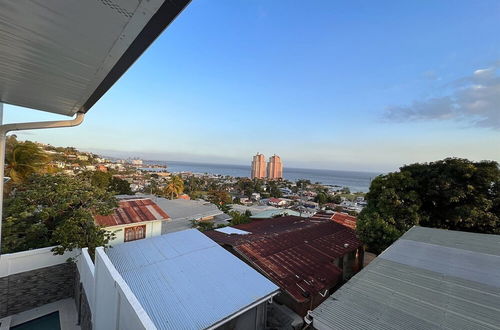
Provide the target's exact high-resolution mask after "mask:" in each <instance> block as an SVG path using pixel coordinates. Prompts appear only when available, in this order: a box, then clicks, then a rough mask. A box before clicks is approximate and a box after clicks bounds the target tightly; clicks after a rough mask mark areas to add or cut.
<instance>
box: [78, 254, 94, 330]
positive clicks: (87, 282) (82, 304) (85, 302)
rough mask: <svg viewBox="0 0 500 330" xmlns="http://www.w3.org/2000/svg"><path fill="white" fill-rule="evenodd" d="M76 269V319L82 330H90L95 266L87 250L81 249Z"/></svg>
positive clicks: (91, 325) (91, 326)
mask: <svg viewBox="0 0 500 330" xmlns="http://www.w3.org/2000/svg"><path fill="white" fill-rule="evenodd" d="M76 267H77V270H78V271H77V272H76V274H75V303H76V308H77V311H78V316H79V317H78V319H79V320H80V327H81V328H82V330H91V329H92V328H93V323H92V322H93V321H92V314H93V313H94V303H95V301H94V299H95V298H94V297H95V266H94V263H93V261H92V259H91V258H90V255H89V253H88V249H87V248H84V249H82V252H81V254H80V255H79V256H78V258H77V262H76Z"/></svg>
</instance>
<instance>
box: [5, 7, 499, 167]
mask: <svg viewBox="0 0 500 330" xmlns="http://www.w3.org/2000/svg"><path fill="white" fill-rule="evenodd" d="M297 22H300V24H297ZM228 27H231V28H228ZM499 30H500V2H498V1H496V0H484V1H480V2H471V1H461V0H457V1H455V0H453V1H452V0H443V1H439V2H435V1H430V0H427V1H419V2H406V1H405V2H401V1H395V0H394V1H379V2H364V3H360V2H355V1H354V2H343V3H339V2H333V1H326V0H324V1H320V0H318V1H313V2H304V1H288V0H276V1H264V0H261V1H259V0H256V1H251V2H246V1H233V0H231V1H229V0H221V1H217V2H209V1H195V2H193V3H192V4H191V5H190V6H188V8H187V9H186V10H185V11H184V12H183V13H182V15H180V16H179V17H178V19H177V20H176V21H174V22H173V24H172V25H171V26H170V27H169V29H168V30H167V31H166V32H165V33H164V34H163V35H162V36H161V37H160V38H158V40H156V42H155V43H154V44H153V45H152V46H151V47H150V48H149V49H148V50H147V51H146V53H145V54H144V55H143V56H142V57H141V58H140V59H139V60H138V61H137V62H136V63H135V65H134V66H133V67H132V68H131V69H130V70H129V71H128V72H127V73H126V74H125V75H124V76H123V77H122V79H120V80H119V81H118V83H116V84H115V86H113V87H112V88H111V90H110V91H109V92H108V93H107V94H106V95H105V96H104V97H103V98H102V99H101V100H100V101H99V102H97V104H96V105H95V106H94V107H93V108H92V109H91V110H90V111H89V113H88V114H87V116H86V119H85V121H84V123H83V124H82V125H81V126H79V127H76V128H70V129H58V130H43V131H28V132H19V133H17V135H18V136H19V138H21V139H30V140H35V141H39V142H44V143H50V144H52V145H55V146H74V147H76V148H78V149H80V150H86V151H92V152H95V153H98V154H102V155H108V156H113V157H120V158H126V157H141V158H143V159H149V160H165V161H167V160H177V161H187V162H199V163H222V164H238V165H244V164H248V155H253V154H255V150H259V151H260V152H261V153H263V154H265V155H272V154H273V153H274V152H276V153H277V154H279V155H280V156H281V157H283V159H286V167H296V168H317V169H338V170H356V171H377V172H387V171H393V170H396V169H397V168H399V167H400V166H403V165H405V164H410V163H414V162H429V161H435V160H439V159H443V158H446V157H461V158H468V159H471V160H475V161H477V160H484V159H486V160H495V161H499V160H500V148H498V147H497V146H498V145H500V36H499V34H498V33H497V32H496V31H499ZM56 118H61V117H60V116H56V115H50V114H45V113H42V112H38V111H28V110H25V109H20V108H15V107H13V106H9V105H6V106H5V120H4V122H6V123H8V122H26V121H38V120H54V119H56Z"/></svg>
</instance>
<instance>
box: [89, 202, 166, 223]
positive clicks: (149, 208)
mask: <svg viewBox="0 0 500 330" xmlns="http://www.w3.org/2000/svg"><path fill="white" fill-rule="evenodd" d="M168 218H170V216H169V215H168V214H167V213H165V211H163V210H162V209H161V208H160V207H159V206H158V205H157V204H156V203H155V202H153V201H152V200H151V199H149V198H146V199H134V200H123V201H119V206H118V207H117V208H116V209H115V210H114V212H113V213H111V214H110V215H95V216H94V220H95V222H96V223H97V224H98V225H100V226H103V227H111V226H119V225H126V224H130V223H139V222H145V221H154V220H165V219H168Z"/></svg>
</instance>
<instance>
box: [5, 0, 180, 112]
mask: <svg viewBox="0 0 500 330" xmlns="http://www.w3.org/2000/svg"><path fill="white" fill-rule="evenodd" d="M189 2H190V0H148V1H139V0H89V1H81V0H64V1H61V0H31V1H28V0H22V1H2V2H1V4H0V102H3V103H7V104H12V105H17V106H22V107H27V108H32V109H36V110H42V111H46V112H51V113H56V114H61V115H68V116H72V115H74V114H75V113H77V112H83V113H85V112H87V111H88V110H89V109H90V108H91V107H92V106H93V105H94V104H95V103H96V102H97V101H98V100H99V99H100V98H101V97H102V96H103V95H104V94H105V93H106V92H107V90H108V89H109V88H110V87H111V86H112V85H113V84H114V83H115V82H116V81H117V80H118V79H119V78H120V77H121V76H122V75H123V73H125V71H126V70H127V69H128V68H129V67H130V66H131V65H132V64H133V63H134V61H135V60H136V59H137V58H138V57H139V56H140V55H141V54H142V53H143V52H144V51H145V50H146V48H147V47H148V46H149V45H150V44H151V43H152V42H153V41H154V40H155V39H156V38H157V37H158V35H160V33H161V32H162V31H163V30H164V29H165V28H166V27H167V26H168V25H169V24H170V23H171V22H172V21H173V20H174V19H175V17H176V16H177V15H178V14H179V13H180V12H181V11H182V10H183V9H184V8H185V7H186V6H187V5H188V3H189Z"/></svg>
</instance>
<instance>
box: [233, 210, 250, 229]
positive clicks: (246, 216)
mask: <svg viewBox="0 0 500 330" xmlns="http://www.w3.org/2000/svg"><path fill="white" fill-rule="evenodd" d="M228 214H229V215H230V216H231V218H232V219H231V226H235V225H240V224H242V223H249V222H251V221H252V220H251V219H250V216H251V215H252V213H251V212H250V211H248V210H247V211H245V213H240V212H237V211H229V212H228Z"/></svg>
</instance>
